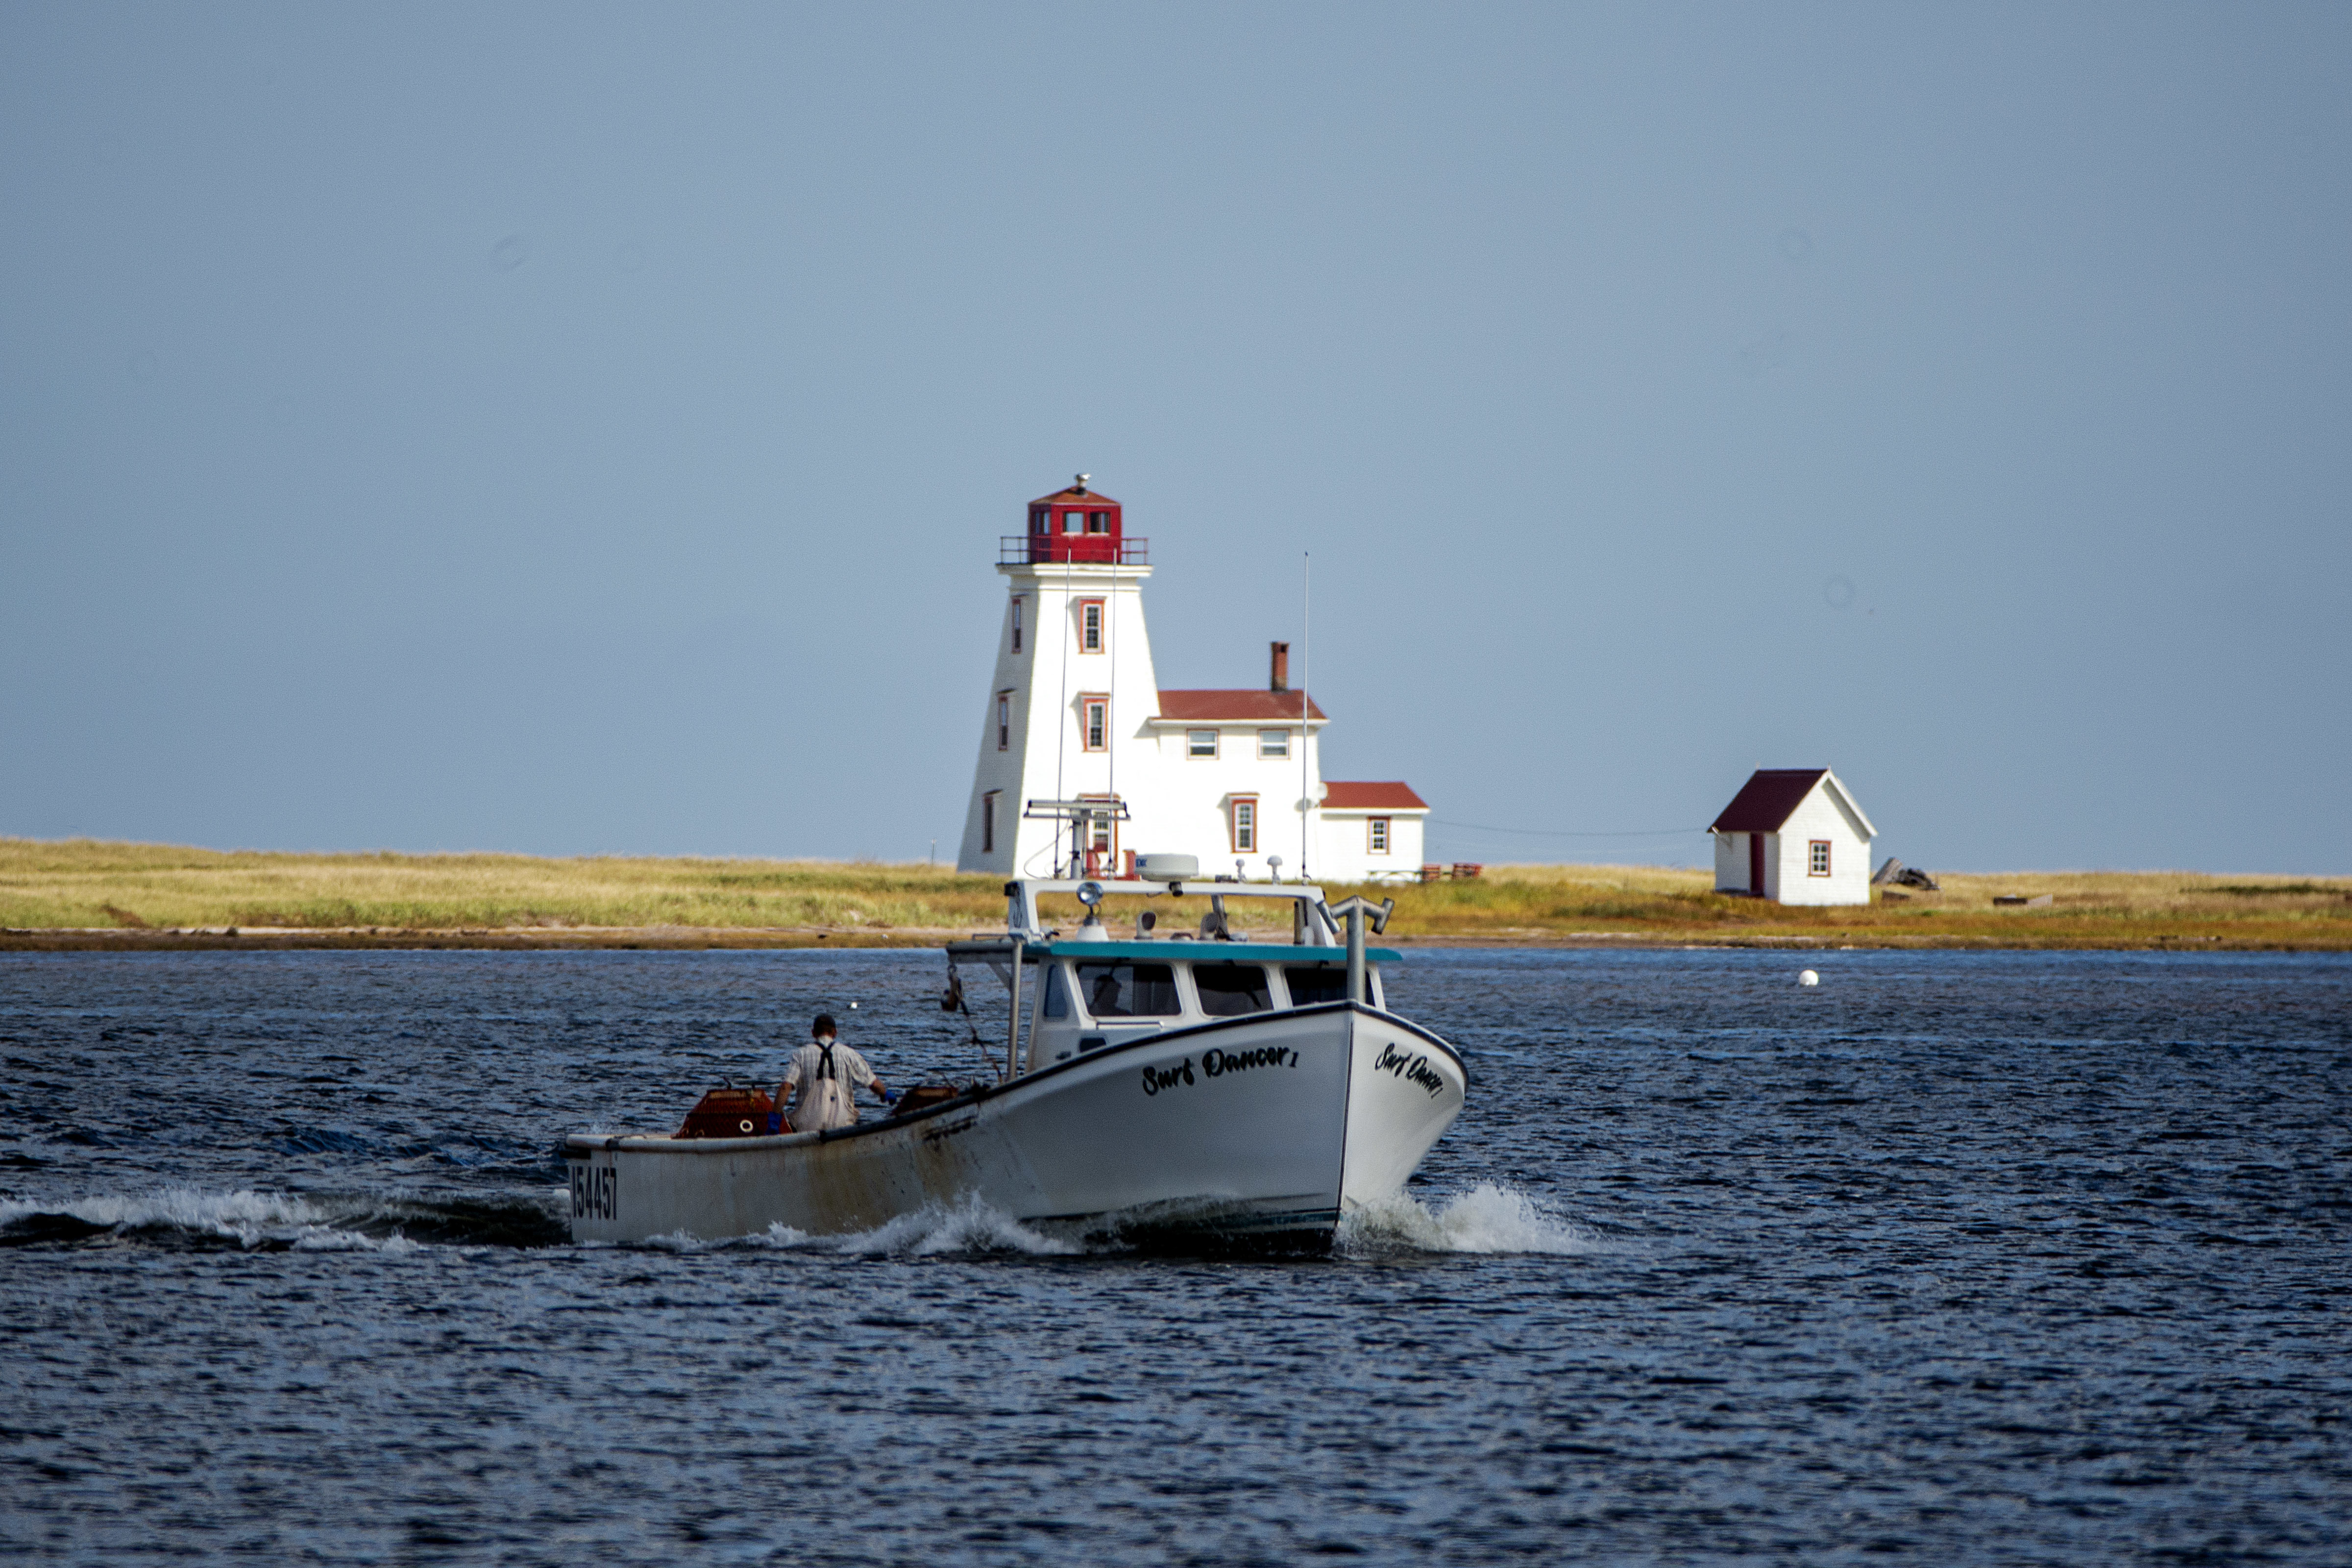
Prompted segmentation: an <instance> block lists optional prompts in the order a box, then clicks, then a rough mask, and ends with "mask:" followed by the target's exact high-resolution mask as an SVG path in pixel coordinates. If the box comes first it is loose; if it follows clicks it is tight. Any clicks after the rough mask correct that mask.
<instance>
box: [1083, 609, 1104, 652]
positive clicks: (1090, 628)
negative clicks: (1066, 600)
mask: <svg viewBox="0 0 2352 1568" xmlns="http://www.w3.org/2000/svg"><path fill="white" fill-rule="evenodd" d="M1102 650H1103V602H1102V601H1101V600H1100V599H1080V600H1079V601H1078V651H1079V652H1080V653H1100V652H1102Z"/></svg>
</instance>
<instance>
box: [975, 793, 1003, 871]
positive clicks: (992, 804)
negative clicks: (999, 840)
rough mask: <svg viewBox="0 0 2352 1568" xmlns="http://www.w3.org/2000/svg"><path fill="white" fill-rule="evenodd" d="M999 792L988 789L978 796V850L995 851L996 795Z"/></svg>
mask: <svg viewBox="0 0 2352 1568" xmlns="http://www.w3.org/2000/svg"><path fill="white" fill-rule="evenodd" d="M999 793H1001V792H999V791H996V790H990V791H989V792H988V793H987V794H986V795H982V796H981V797H980V852H981V853H982V854H983V855H993V854H995V853H996V797H997V795H998V794H999Z"/></svg>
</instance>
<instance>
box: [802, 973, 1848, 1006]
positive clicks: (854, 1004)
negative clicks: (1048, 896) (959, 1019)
mask: <svg viewBox="0 0 2352 1568" xmlns="http://www.w3.org/2000/svg"><path fill="white" fill-rule="evenodd" d="M1805 973H1808V974H1811V973H1812V971H1811V970H1810V969H1808V970H1806V971H1805ZM849 1010H850V1011H851V1012H853V1013H855V1012H856V1011H857V1004H856V1003H855V1002H852V1003H851V1004H850V1005H849Z"/></svg>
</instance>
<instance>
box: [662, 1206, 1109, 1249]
mask: <svg viewBox="0 0 2352 1568" xmlns="http://www.w3.org/2000/svg"><path fill="white" fill-rule="evenodd" d="M644 1245H645V1246H647V1247H655V1248H657V1249H659V1250H661V1251H665V1252H707V1251H712V1250H717V1249H720V1248H728V1247H749V1248H766V1249H773V1250H782V1251H787V1252H812V1253H833V1254H835V1255H837V1256H841V1257H847V1258H941V1257H957V1256H967V1257H974V1256H976V1257H985V1256H990V1255H994V1256H997V1257H1005V1256H1026V1257H1031V1258H1068V1257H1072V1256H1075V1255H1076V1254H1077V1253H1080V1252H1083V1251H1085V1250H1087V1249H1086V1248H1085V1247H1080V1246H1079V1245H1078V1244H1077V1243H1076V1242H1074V1241H1069V1240H1066V1239H1064V1238H1063V1237H1056V1236H1049V1235H1047V1234H1046V1233H1045V1231H1042V1230H1039V1229H1037V1228H1035V1227H1034V1226H1027V1225H1024V1224H1023V1223H1022V1222H1021V1221H1019V1220H1017V1219H1014V1218H1013V1216H1012V1215H1008V1214H1006V1213H1005V1212H1004V1211H1003V1210H1002V1209H999V1208H997V1207H995V1206H994V1205H990V1204H987V1203H983V1202H982V1201H981V1200H980V1199H979V1198H976V1197H967V1198H965V1199H964V1200H963V1201H961V1203H957V1204H952V1205H931V1206H930V1207H928V1208H923V1209H919V1210H917V1211H916V1212H915V1213H913V1214H906V1215H899V1216H898V1218H896V1219H894V1220H891V1221H889V1222H888V1223H887V1224H885V1225H881V1226H876V1227H875V1228H874V1229H872V1230H860V1231H852V1232H850V1233H849V1234H847V1235H845V1236H811V1235H809V1234H808V1233H807V1232H805V1231H798V1230H794V1229H793V1227H792V1226H788V1225H772V1226H769V1227H768V1228H767V1229H766V1230H764V1231H761V1232H759V1233H758V1234H757V1235H753V1236H739V1237H732V1238H731V1239H729V1240H726V1241H700V1240H697V1239H696V1238H695V1237H689V1236H683V1235H679V1236H665V1237H655V1238H654V1239H653V1240H651V1241H648V1242H646V1243H645V1244H644Z"/></svg>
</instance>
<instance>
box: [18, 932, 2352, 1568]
mask: <svg viewBox="0 0 2352 1568" xmlns="http://www.w3.org/2000/svg"><path fill="white" fill-rule="evenodd" d="M1800 963H1811V964H1813V965H1814V966H1816V967H1818V968H1819V969H1820V970H1821V972H1822V984H1821V985H1820V987H1819V988H1818V989H1815V990H1800V989H1799V988H1798V987H1797V985H1796V984H1795V983H1794V980H1795V973H1796V970H1797V969H1798V967H1799V966H1800ZM942 973H943V962H942V960H941V959H940V957H939V956H938V955H936V954H914V953H895V952H842V953H709V954H638V953H593V954H576V955H563V954H532V955H511V954H474V953H315V954H285V955H267V954H199V955H166V954H152V955H128V956H97V955H60V956H46V955H44V956H10V957H5V958H0V1058H5V1080H0V1110H5V1118H0V1194H5V1199H4V1200H0V1241H5V1242H7V1243H10V1244H12V1245H10V1246H8V1247H5V1248H4V1249H0V1321H5V1325H6V1331H7V1332H6V1340H5V1350H0V1357H5V1359H0V1551H5V1552H7V1553H9V1554H16V1555H23V1556H26V1557H28V1558H29V1559H31V1560H33V1561H38V1562H71V1563H131V1562H137V1561H142V1560H145V1559H149V1558H156V1557H163V1556H167V1555H171V1556H184V1555H190V1554H195V1555H206V1556H248V1557H253V1558H257V1559H262V1560H268V1561H288V1560H298V1559H303V1558H316V1559H325V1560H333V1561H338V1562H387V1563H425V1562H461V1563H492V1562H496V1563H565V1564H570V1565H573V1568H576V1565H577V1564H579V1563H583V1562H592V1561H646V1560H651V1559H654V1558H656V1557H662V1558H667V1559H674V1560H677V1561H680V1562H694V1563H701V1562H713V1563H727V1562H754V1563H766V1562H775V1563H869V1562H910V1561H921V1562H924V1563H933V1564H950V1563H1015V1562H1020V1563H1031V1562H1034V1563H1074V1564H1075V1563H1105V1562H1121V1563H1127V1562H1132V1563H1297V1562H1301V1561H1304V1560H1307V1559H1311V1558H1316V1557H1319V1556H1325V1555H1328V1556H1333V1557H1353V1558H1357V1559H1360V1560H1370V1561H1375V1562H1381V1563H1416V1564H1417V1563H1494V1562H1500V1561H1506V1560H1513V1559H1532V1560H1540V1561H1546V1562H1551V1561H1591V1562H1597V1563H1616V1562H1651V1561H1671V1562H1675V1563H1745V1562H1764V1561H1780V1562H1802V1563H1836V1562H1845V1561H1855V1562H1860V1561H1873V1562H1875V1561H1883V1560H1886V1559H1888V1558H1894V1559H1896V1560H1902V1559H1906V1558H1907V1559H1910V1560H1913V1561H1918V1562H1927V1563H2140V1562H2149V1563H2155V1562H2161V1563H2195V1562H2208V1563H2242V1562H2263V1563H2336V1564H2340V1563H2345V1562H2347V1561H2352V1437H2347V1426H2346V1422H2347V1394H2352V1354H2348V1353H2347V1352H2352V1342H2347V1332H2346V1318H2345V1305H2344V1303H2345V1290H2346V1287H2347V1282H2352V1279H2347V1255H2346V1249H2345V1240H2346V1234H2347V1199H2352V1146H2347V1145H2352V1131H2347V1128H2348V1127H2352V1117H2347V1110H2352V963H2347V962H2346V961H2345V960H2343V959H2340V958H2332V957H2331V958H2303V957H2286V956H2263V957H2246V958H2222V957H2213V958H2197V959H2192V958H2189V957H2186V956H2175V955H2044V954H1916V953H1831V954H1813V955H1808V956H1806V957H1805V958H1803V959H1802V960H1799V959H1797V958H1794V957H1791V956H1785V955H1773V954H1753V953H1726V952H1696V953H1584V952H1568V953H1551V952H1507V953H1474V952H1445V953H1429V954H1420V955H1416V956H1414V958H1413V959H1412V962H1411V963H1410V964H1408V965H1407V966H1406V967H1405V968H1404V969H1403V970H1402V972H1400V973H1397V974H1395V975H1394V976H1392V979H1391V985H1392V990H1391V995H1392V997H1393V999H1394V1000H1395V1001H1396V1003H1397V1004H1398V1005H1400V1006H1401V1007H1402V1009H1403V1010H1404V1011H1406V1012H1408V1013H1409V1014H1411V1015H1412V1016H1416V1017H1418V1018H1421V1019H1422V1020H1423V1021H1425V1022H1426V1023H1428V1024H1429V1025H1431V1026H1433V1027H1434V1028H1436V1029H1437V1030H1439V1031H1440V1032H1441V1033H1443V1034H1444V1035H1445V1036H1447V1037H1449V1038H1451V1039H1453V1040H1454V1041H1455V1042H1456V1043H1457V1044H1459V1045H1460V1046H1462V1047H1464V1048H1465V1053H1466V1054H1467V1055H1468V1057H1469V1058H1470V1060H1471V1063H1472V1067H1473V1070H1474V1072H1475V1074H1476V1078H1475V1082H1474V1084H1473V1086H1472V1096H1471V1103H1470V1108H1469V1110H1467V1111H1466V1112H1465V1115H1464V1117H1463V1119H1462V1121H1460V1122H1459V1123H1458V1124H1457V1126H1456V1127H1455V1129H1454V1131H1453V1132H1452V1133H1451V1134H1450V1135H1449V1136H1448V1137H1447V1139H1446V1140H1445V1141H1444V1142H1443V1143H1441V1144H1440V1145H1439V1147H1438V1149H1437V1151H1436V1152H1435V1153H1434V1155H1433V1158H1432V1159H1431V1160H1430V1162H1429V1163H1428V1165H1427V1166H1426V1167H1425V1168H1424V1170H1423V1173H1422V1175H1421V1177H1420V1179H1419V1180H1418V1181H1417V1182H1416V1183H1415V1184H1414V1186H1413V1187H1412V1190H1411V1192H1410V1194H1408V1196H1407V1197H1406V1198H1405V1199H1401V1200H1400V1201H1399V1202H1398V1203H1397V1204H1395V1205H1391V1208H1390V1209H1388V1210H1386V1211H1384V1212H1382V1213H1381V1214H1379V1215H1372V1216H1368V1218H1367V1219H1366V1220H1365V1221H1364V1222H1363V1223H1361V1224H1359V1225H1357V1226H1352V1227H1351V1228H1350V1231H1349V1235H1348V1237H1346V1238H1345V1240H1344V1242H1343V1244H1342V1247H1341V1248H1340V1252H1339V1256H1337V1257H1335V1258H1331V1259H1328V1260H1308V1261H1300V1260H1284V1261H1247V1260H1242V1261H1234V1260H1218V1259H1205V1258H1203V1259H1185V1258H1173V1259H1171V1258H1140V1257H1134V1256H1128V1255H1121V1254H1117V1253H1102V1252H1092V1253H1089V1252H1083V1251H1078V1250H1076V1249H1074V1248H1073V1247H1072V1246H1071V1244H1070V1243H1069V1242H1068V1241H1067V1240H1066V1238H1063V1237H1054V1236H1046V1235H1041V1234H1039V1233H1037V1232H1035V1231H1034V1230H1031V1229H1028V1228H1026V1227H1024V1226H1019V1225H1017V1224H1014V1223H1013V1221H1011V1220H1010V1219H1008V1218H1006V1217H1005V1216H1003V1215H995V1214H992V1213H988V1212H985V1211H982V1210H974V1209H965V1210H961V1211H955V1212H950V1213H946V1214H941V1215H928V1216H924V1217H922V1218H920V1219H918V1220H902V1221H900V1222H898V1224H896V1225H894V1226H890V1227H887V1229H885V1230H884V1231H881V1232H877V1233H875V1234H872V1235H868V1236H863V1237H848V1238H838V1239H827V1240H809V1239H806V1238H794V1237H789V1236H777V1237H766V1238H761V1239H760V1240H758V1241H754V1242H747V1243H738V1244H734V1245H730V1246H719V1247H706V1246H693V1245H672V1246H667V1247H644V1248H575V1247H571V1246H570V1245H568V1244H567V1243H564V1242H563V1241H562V1228H561V1226H559V1225H558V1224H557V1223H556V1221H555V1219H554V1217H553V1216H554V1213H555V1200H556V1194H557V1190H558V1187H559V1184H560V1183H561V1181H562V1173H561V1168H560V1165H558V1164H557V1163H555V1162H554V1161H553V1160H552V1159H551V1149H552V1146H553V1143H554V1140H555V1139H556V1137H557V1136H558V1135H559V1134H560V1133H561V1132H562V1131H566V1130H570V1129H573V1128H581V1127H604V1128H613V1129H619V1128H633V1127H643V1126H665V1125H670V1124H673V1123H674V1122H675V1121H676V1120H677V1117H678V1116H679V1115H680V1114H681V1113H682V1112H683V1110H685V1108H686V1106H687V1104H688V1102H689V1101H690V1100H692V1098H693V1095H694V1093H695V1091H696V1090H697V1089H698V1088H700V1087H701V1086H703V1085H705V1084H707V1083H709V1082H712V1081H715V1080H716V1079H717V1078H718V1077H719V1075H720V1074H722V1073H726V1072H730V1071H731V1072H735V1073H737V1074H739V1075H747V1076H748V1075H757V1076H762V1077H765V1078H767V1079H772V1078H773V1077H774V1075H775V1073H776V1072H777V1070H778V1069H779V1068H780V1067H781V1064H782V1060H783V1057H784V1052H785V1050H786V1048H787V1047H788V1046H789V1045H791V1044H793V1043H794V1042H795V1041H796V1040H797V1039H798V1038H799V1037H800V1036H801V1034H802V1032H803V1029H804V1027H805V1024H806V1020H807V1018H808V1016H811V1015H813V1014H814V1013H815V1012H817V1011H818V1010H819V1009H820V1008H823V1009H825V1010H829V1011H832V1012H834V1013H835V1014H837V1015H839V1016H842V1018H843V1019H844V1020H845V1026H846V1028H845V1035H846V1037H848V1038H849V1039H851V1040H852V1041H853V1042H854V1043H856V1044H857V1045H859V1046H861V1047H864V1048H866V1050H867V1051H868V1052H869V1053H870V1054H871V1055H872V1056H873V1057H874V1058H875V1059H876V1061H877V1066H878V1067H879V1068H881V1069H882V1071H883V1072H884V1074H885V1076H886V1077H887V1078H889V1079H893V1080H894V1081H896V1080H902V1079H911V1078H912V1077H914V1076H915V1075H916V1074H917V1073H919V1072H921V1071H925V1070H935V1069H955V1070H961V1071H967V1072H968V1071H970V1070H971V1068H973V1067H975V1066H976V1065H977V1062H978V1054H977V1052H976V1050H975V1049H974V1047H972V1046H971V1043H970V1041H969V1039H968V1037H966V1036H965V1035H964V1034H963V1033H962V1032H961V1026H960V1025H958V1024H956V1023H955V1022H954V1021H953V1020H950V1019H949V1018H948V1017H947V1016H944V1015H942V1014H941V1013H940V1011H939V1010H938V1009H937V1007H936V1006H934V1005H931V1003H930V1000H929V997H930V994H931V992H932V991H933V989H934V988H935V987H936V986H937V984H939V982H940V978H941V975H942ZM991 988H992V984H991ZM975 994H978V992H977V990H976V993H975ZM853 1001H855V1002H856V1003H857V1004H858V1006H857V1008H856V1011H855V1012H853V1011H852V1010H851V1008H850V1003H852V1002H853Z"/></svg>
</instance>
